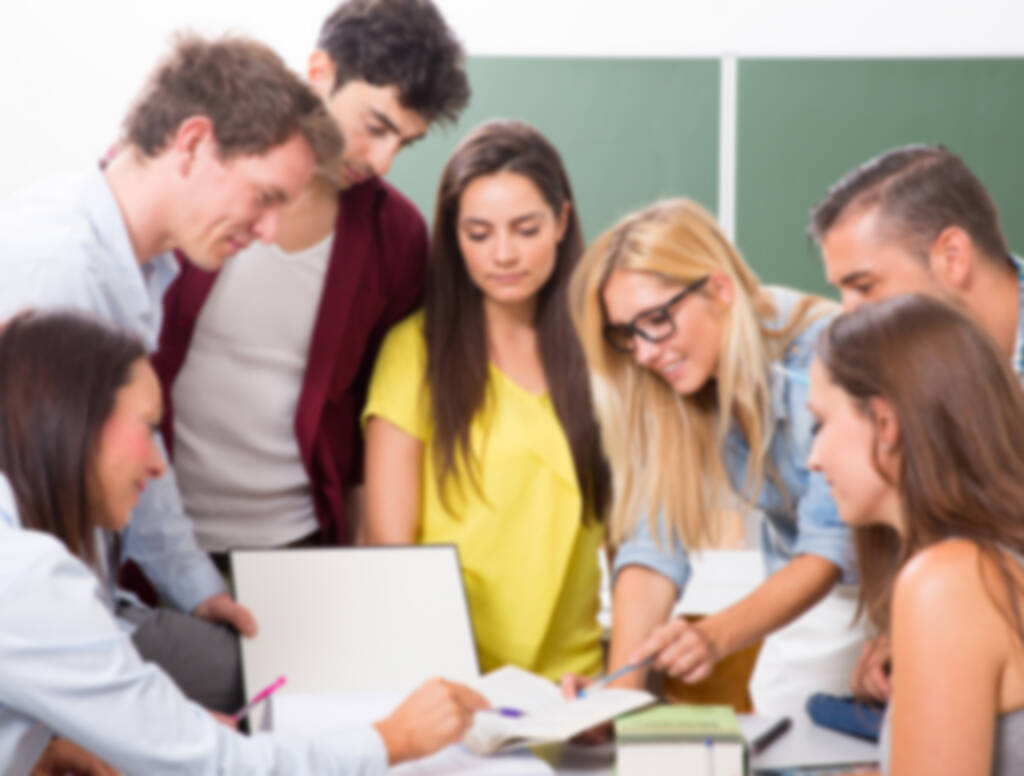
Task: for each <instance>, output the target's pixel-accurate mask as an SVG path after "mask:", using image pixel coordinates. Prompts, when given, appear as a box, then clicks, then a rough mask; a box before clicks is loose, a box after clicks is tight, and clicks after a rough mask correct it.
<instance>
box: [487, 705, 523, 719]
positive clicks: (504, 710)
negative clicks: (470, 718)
mask: <svg viewBox="0 0 1024 776" xmlns="http://www.w3.org/2000/svg"><path fill="white" fill-rule="evenodd" d="M484 711H489V712H491V713H492V714H500V715H501V716H503V717H513V718H519V717H522V716H523V715H524V714H525V713H526V712H525V711H520V710H519V709H510V708H508V707H507V706H494V707H493V708H490V709H484Z"/></svg>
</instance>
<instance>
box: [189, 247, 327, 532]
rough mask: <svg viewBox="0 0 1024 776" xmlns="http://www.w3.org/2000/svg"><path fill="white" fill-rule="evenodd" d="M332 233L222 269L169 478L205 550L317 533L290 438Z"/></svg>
mask: <svg viewBox="0 0 1024 776" xmlns="http://www.w3.org/2000/svg"><path fill="white" fill-rule="evenodd" d="M333 237H334V236H333V234H331V235H329V236H328V237H327V238H325V239H324V240H322V241H320V242H319V243H317V244H316V245H314V246H312V247H310V248H308V249H306V250H303V251H300V252H298V253H285V252H284V251H282V250H281V249H280V248H279V247H277V246H276V245H264V244H263V243H256V244H253V245H251V246H250V247H249V248H247V249H246V250H245V251H243V252H242V253H240V254H239V255H238V256H236V257H235V258H234V259H232V260H231V261H229V262H228V263H227V264H226V265H225V267H224V269H223V270H221V273H220V275H219V276H218V278H217V282H216V283H215V284H214V286H213V289H212V290H211V291H210V295H209V297H208V298H207V301H206V303H205V305H204V306H203V309H202V311H201V312H200V314H199V319H198V320H197V321H196V327H195V331H194V333H193V336H192V342H191V345H190V346H189V351H188V355H187V356H186V358H185V363H184V365H183V366H182V369H181V373H180V374H179V375H178V378H177V380H176V381H175V384H174V389H173V399H174V468H175V471H176V472H177V475H178V482H179V484H180V487H181V493H182V498H183V500H184V503H185V509H186V511H187V512H188V514H189V515H191V516H192V518H193V519H194V520H195V531H196V538H197V540H198V542H199V544H200V546H201V547H203V548H204V549H206V550H209V551H214V552H217V551H224V550H230V549H238V548H244V547H257V548H259V547H278V546H281V545H283V544H287V543H289V542H292V541H295V540H296V539H300V538H302V537H303V536H307V535H309V534H311V533H313V532H314V531H316V529H317V527H318V524H317V521H316V513H315V510H314V505H313V496H312V492H311V489H310V483H309V477H308V475H307V473H306V470H305V467H304V466H303V463H302V457H301V454H300V451H299V444H298V440H297V439H296V436H295V413H296V408H297V407H298V402H299V394H300V392H301V390H302V382H303V377H304V375H305V371H306V360H307V357H308V354H309V344H310V341H311V338H312V333H313V324H314V322H315V320H316V314H317V310H318V309H319V305H320V297H321V295H322V292H323V285H324V277H325V275H326V273H327V265H328V261H329V259H330V252H331V245H332V242H333Z"/></svg>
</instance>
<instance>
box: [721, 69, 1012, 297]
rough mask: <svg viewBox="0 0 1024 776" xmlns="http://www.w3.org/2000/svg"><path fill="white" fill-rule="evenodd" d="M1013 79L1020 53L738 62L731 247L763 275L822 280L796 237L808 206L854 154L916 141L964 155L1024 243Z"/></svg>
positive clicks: (811, 282) (803, 282)
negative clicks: (986, 56) (1012, 57)
mask: <svg viewBox="0 0 1024 776" xmlns="http://www.w3.org/2000/svg"><path fill="white" fill-rule="evenodd" d="M1022 89H1024V60H1020V59H1016V60H1009V59H989V60H981V59H959V60H808V59H803V60H744V61H741V62H740V63H739V83H738V103H737V112H738V119H737V180H736V191H737V198H736V228H737V242H738V244H739V246H740V249H741V250H742V251H743V252H744V255H746V256H747V258H748V259H749V261H750V263H751V264H752V265H753V266H754V267H755V268H756V269H757V270H758V272H759V274H760V276H761V278H762V279H763V280H765V281H768V282H778V283H785V284H789V285H794V286H798V287H802V288H808V289H814V290H819V291H824V290H826V289H828V286H827V285H826V283H825V279H824V272H823V271H822V268H821V263H820V257H819V254H818V251H817V249H816V248H814V247H813V246H812V245H811V244H810V243H809V242H808V240H807V238H806V236H805V227H806V224H807V216H808V211H809V210H810V208H811V207H812V206H813V205H814V204H815V203H817V202H818V201H819V200H820V199H821V197H822V196H823V195H824V193H825V191H826V189H827V188H828V186H829V185H831V184H832V183H833V182H834V181H835V180H836V179H837V178H838V177H839V176H840V175H842V174H843V173H844V172H846V171H847V170H849V169H850V168H852V167H854V166H855V165H857V164H859V163H860V162H862V161H864V160H866V159H868V158H869V157H871V156H874V155H875V154H877V153H879V152H880V151H883V150H885V149H887V148H891V147H893V146H897V145H903V144H905V143H912V142H925V143H942V144H943V145H945V146H946V147H947V148H949V149H950V150H952V151H954V152H956V153H958V154H959V155H960V156H962V157H963V158H964V160H965V161H966V162H967V164H968V165H969V166H970V167H971V169H973V170H974V172H975V173H976V174H977V175H978V177H979V178H980V179H981V180H982V182H983V183H984V184H985V185H986V187H987V188H988V189H989V191H991V192H992V195H993V196H994V197H995V200H996V202H997V203H998V204H999V207H1000V213H1001V216H1002V222H1003V227H1004V229H1005V231H1006V234H1007V237H1008V239H1009V240H1010V244H1011V246H1015V247H1016V248H1017V249H1018V250H1024V247H1022V246H1024V219H1022V218H1021V214H1022V212H1024V153H1021V147H1022V144H1021V137H1022V132H1024V100H1022V99H1021V93H1022ZM830 293H831V292H830ZM833 295H834V294H833Z"/></svg>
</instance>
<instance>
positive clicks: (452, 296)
mask: <svg viewBox="0 0 1024 776" xmlns="http://www.w3.org/2000/svg"><path fill="white" fill-rule="evenodd" d="M498 172H513V173H516V174H517V175H522V176H524V177H525V178H527V179H529V180H530V181H531V182H532V183H533V185H534V186H536V187H537V190H538V191H539V192H540V193H541V196H543V198H544V200H545V202H546V203H547V204H548V206H549V207H550V208H551V211H552V213H554V214H555V215H556V216H557V215H558V214H559V213H561V212H562V208H563V205H564V204H565V203H569V205H570V208H569V217H568V218H569V220H568V224H567V226H566V229H565V234H564V236H563V238H562V240H561V242H560V243H559V244H558V252H557V256H556V260H555V268H554V270H553V271H552V273H551V277H550V278H548V281H547V282H546V283H545V284H544V286H543V287H542V288H541V289H540V291H538V293H537V305H536V312H535V321H534V325H535V327H536V329H537V341H538V348H539V350H540V360H541V364H542V365H543V367H544V374H545V377H546V379H547V384H548V391H549V393H550V396H551V403H552V404H553V405H554V408H555V413H556V414H557V416H558V420H559V422H560V423H561V425H562V428H563V430H564V431H565V435H566V438H567V439H568V442H569V449H570V451H571V452H572V459H573V464H574V466H575V470H576V478H577V480H578V482H579V486H580V491H581V492H582V494H583V504H584V509H583V515H584V517H585V516H586V515H587V514H588V510H587V507H588V506H590V507H592V509H593V513H594V514H595V515H596V516H597V518H598V519H599V520H600V519H602V517H603V514H604V511H605V506H606V504H607V500H608V468H607V464H606V463H605V460H604V457H603V456H602V454H601V446H600V438H599V434H598V429H597V422H596V421H595V419H594V412H593V407H592V402H591V398H590V389H589V384H588V379H587V369H586V363H585V362H584V360H583V351H582V350H581V348H580V344H579V341H578V340H577V339H576V334H575V332H574V331H573V328H572V323H571V322H570V320H569V308H568V302H567V288H568V285H569V277H570V276H571V275H572V271H573V268H574V267H575V266H576V262H577V261H578V260H579V257H580V254H582V253H583V236H582V232H581V231H580V225H579V219H578V218H577V216H576V208H575V203H574V200H573V196H572V188H571V187H570V185H569V177H568V175H566V172H565V168H564V166H563V165H562V160H561V157H560V156H559V155H558V151H556V150H555V148H554V146H552V145H551V144H550V143H549V142H548V141H547V139H545V138H544V136H543V135H541V134H540V133H539V132H538V131H537V130H535V129H533V128H532V127H529V126H527V125H526V124H523V123H521V122H518V121H511V120H499V121H490V122H487V123H485V124H483V125H481V126H479V127H477V128H476V129H475V130H474V131H473V132H472V133H470V135H469V136H468V137H466V138H465V139H464V140H463V141H462V143H461V144H460V145H459V147H458V148H456V149H455V153H454V154H452V157H451V159H449V160H448V164H446V165H445V168H444V172H443V173H442V174H441V183H440V185H439V187H438V192H437V207H436V210H435V213H434V229H433V235H432V238H431V245H430V259H429V263H428V267H427V287H426V309H425V324H424V331H425V336H426V340H427V380H428V383H429V386H430V396H431V403H432V410H433V423H434V440H433V444H432V448H433V449H432V454H433V455H434V456H435V459H434V460H435V465H436V469H437V478H438V489H439V490H440V492H441V493H442V494H443V493H444V492H445V491H444V488H443V484H444V481H445V479H446V478H447V477H448V476H449V475H454V474H455V472H456V471H457V470H458V471H460V472H461V473H465V474H467V475H468V476H469V479H470V481H471V482H472V483H473V484H474V486H476V485H477V480H476V478H475V475H474V472H475V469H474V462H473V460H472V456H471V452H470V440H469V426H470V422H471V421H472V419H473V416H474V415H475V414H476V413H477V411H479V410H480V409H481V407H482V406H483V404H484V400H485V392H486V387H487V364H488V355H487V334H486V322H485V320H484V310H483V300H482V292H481V291H480V289H479V288H477V286H476V284H475V283H473V281H472V279H471V278H470V276H469V273H468V272H467V271H466V265H465V261H464V260H463V257H462V252H461V251H460V250H459V242H458V237H457V232H456V223H457V221H458V216H459V203H460V200H461V198H462V192H463V191H465V189H466V187H467V186H468V185H469V184H470V183H471V182H472V181H474V180H476V179H477V178H479V177H481V176H484V175H493V174H495V173H498Z"/></svg>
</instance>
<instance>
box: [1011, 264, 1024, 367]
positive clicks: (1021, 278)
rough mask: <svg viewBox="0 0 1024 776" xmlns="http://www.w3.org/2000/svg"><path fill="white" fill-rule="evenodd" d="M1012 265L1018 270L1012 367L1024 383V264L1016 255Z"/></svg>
mask: <svg viewBox="0 0 1024 776" xmlns="http://www.w3.org/2000/svg"><path fill="white" fill-rule="evenodd" d="M1010 263H1011V264H1013V267H1014V269H1016V270H1017V298H1018V305H1017V338H1016V340H1015V341H1014V343H1013V361H1012V362H1011V366H1012V367H1013V371H1014V372H1016V373H1017V377H1019V378H1020V379H1021V381H1022V382H1024V262H1022V261H1021V259H1020V258H1019V257H1018V256H1017V254H1015V253H1011V254H1010Z"/></svg>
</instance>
